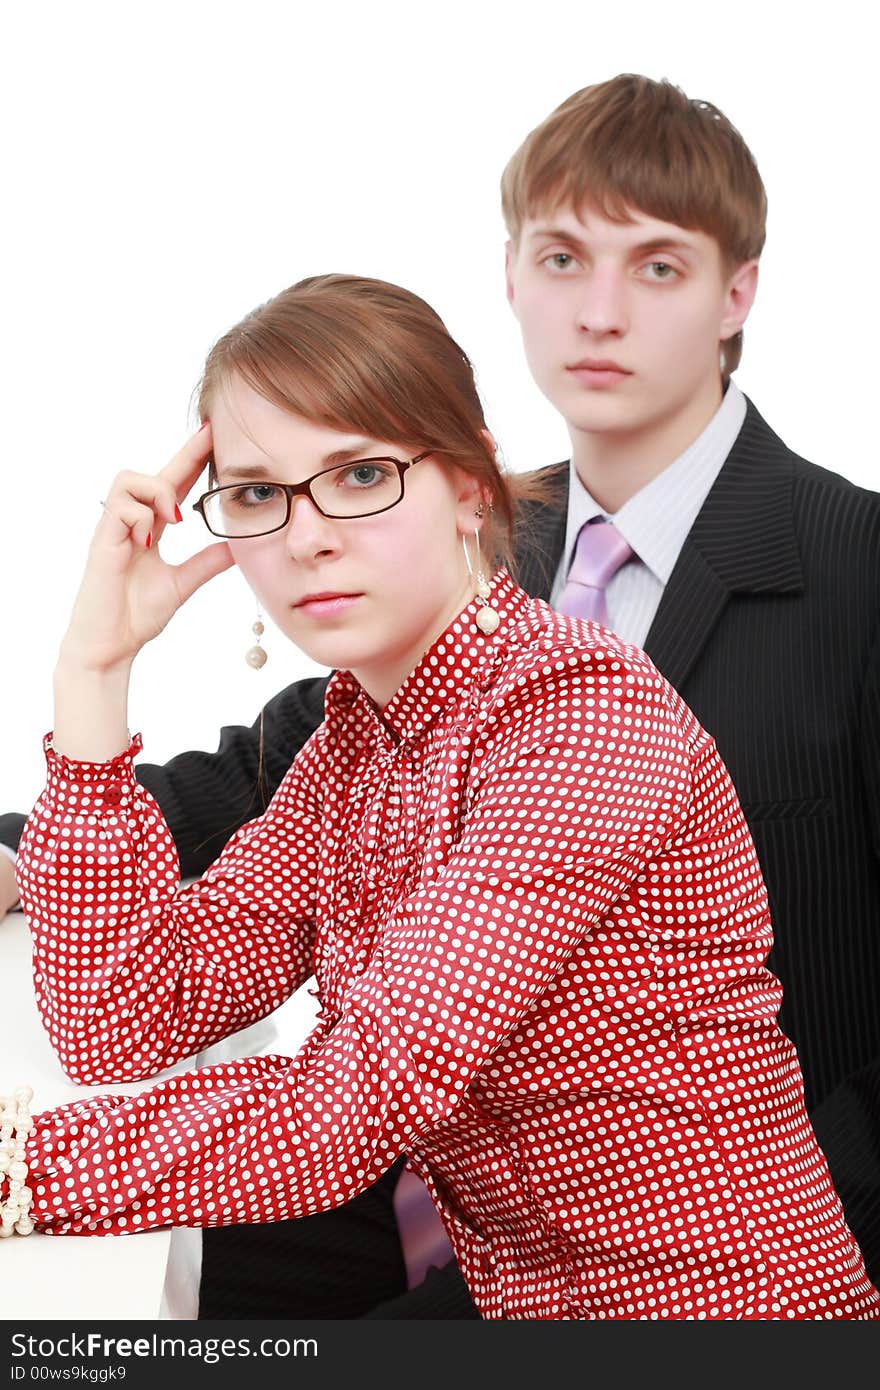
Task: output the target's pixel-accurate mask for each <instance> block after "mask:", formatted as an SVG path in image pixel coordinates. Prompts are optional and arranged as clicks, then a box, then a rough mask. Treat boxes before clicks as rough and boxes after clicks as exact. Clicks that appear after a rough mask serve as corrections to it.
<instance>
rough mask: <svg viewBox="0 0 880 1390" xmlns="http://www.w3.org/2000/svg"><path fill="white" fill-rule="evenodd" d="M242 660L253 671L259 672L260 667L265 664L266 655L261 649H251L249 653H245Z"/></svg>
mask: <svg viewBox="0 0 880 1390" xmlns="http://www.w3.org/2000/svg"><path fill="white" fill-rule="evenodd" d="M244 659H245V661H246V662H247V664H248V666H252V667H253V669H254V670H255V671H259V669H260V667H261V666H265V664H266V653H265V652H264V651H263V648H262V647H251V649H250V651H248V652H246V653H245V658H244Z"/></svg>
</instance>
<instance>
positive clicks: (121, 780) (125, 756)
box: [43, 733, 144, 809]
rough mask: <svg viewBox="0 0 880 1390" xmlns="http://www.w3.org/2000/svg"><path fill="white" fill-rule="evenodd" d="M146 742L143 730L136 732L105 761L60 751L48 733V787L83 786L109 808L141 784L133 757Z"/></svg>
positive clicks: (117, 803) (46, 752) (45, 740)
mask: <svg viewBox="0 0 880 1390" xmlns="http://www.w3.org/2000/svg"><path fill="white" fill-rule="evenodd" d="M143 746H144V741H143V739H142V738H141V736H140V734H135V735H134V736H133V738H132V740H131V743H130V744H129V745H128V747H127V748H126V749H125V750H124V751H123V752H122V753H117V754H116V756H115V757H114V758H108V759H107V761H106V762H103V763H90V762H84V761H81V760H80V759H78V758H68V757H67V756H66V755H65V754H64V753H57V752H56V751H55V749H54V748H53V746H52V734H51V733H48V734H46V735H45V737H44V739H43V751H44V753H45V754H46V767H47V771H48V781H47V791H51V790H53V789H56V788H61V787H68V788H69V787H71V786H73V787H80V788H82V789H83V791H84V792H86V793H87V794H88V795H89V796H94V797H98V798H99V799H100V803H101V804H102V806H103V807H105V808H107V809H109V808H110V807H111V806H114V805H115V806H118V805H119V804H120V803H121V802H122V801H123V799H124V797H125V796H126V794H127V793H128V792H129V791H130V790H132V789H134V788H137V787H138V786H139V783H138V781H137V779H136V777H135V775H134V763H133V760H134V758H135V756H136V754H138V753H140V751H141V749H142V748H143Z"/></svg>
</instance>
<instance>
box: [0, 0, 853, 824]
mask: <svg viewBox="0 0 880 1390" xmlns="http://www.w3.org/2000/svg"><path fill="white" fill-rule="evenodd" d="M871 9H872V7H871V6H869V5H868V4H865V3H859V2H858V0H844V3H838V4H835V5H834V6H832V7H830V8H829V7H827V6H825V5H823V6H821V7H819V6H815V7H814V6H812V5H810V4H794V3H788V2H787V0H783V3H769V2H767V0H765V3H754V0H746V2H745V3H739V4H737V3H735V2H734V3H731V4H728V5H709V4H707V3H705V0H701V3H685V2H684V0H679V3H676V2H675V0H672V3H665V4H648V3H644V2H643V0H628V3H626V4H622V5H614V6H608V5H595V4H594V5H590V4H589V3H586V0H581V2H580V3H578V4H574V5H544V4H537V3H529V4H525V5H521V6H520V5H517V4H516V3H515V0H507V3H503V4H501V3H495V2H494V0H490V2H489V3H483V2H482V0H470V3H461V0H446V3H445V4H441V3H432V4H430V5H423V4H420V3H418V2H417V0H412V3H409V4H397V3H390V2H389V3H382V2H381V0H377V2H376V3H367V4H360V5H354V4H339V3H337V4H331V3H317V2H316V3H315V4H313V5H309V6H306V5H301V4H282V3H266V2H265V0H264V2H263V3H260V2H259V0H251V2H250V3H248V4H244V3H242V0H236V3H210V4H209V3H198V0H194V2H192V3H187V0H176V3H174V4H169V3H164V2H163V0H152V3H150V4H149V5H147V4H142V5H134V4H120V3H114V4H97V3H88V0H79V3H76V4H73V5H68V4H60V3H55V4H39V3H29V4H27V5H19V6H17V7H16V12H15V13H9V14H8V15H7V17H6V19H5V21H4V30H5V32H4V38H3V46H4V50H5V54H4V62H3V69H4V70H3V73H2V79H0V81H2V97H0V100H2V112H0V114H2V128H3V131H4V140H3V144H4V150H5V154H4V176H3V189H2V196H3V204H4V208H5V212H4V216H3V223H2V225H3V236H4V249H3V253H2V309H3V318H2V332H0V341H2V352H3V362H2V382H3V388H4V390H3V410H2V435H0V438H2V451H3V456H2V480H3V482H2V494H0V495H2V508H0V565H2V573H0V582H2V592H3V596H4V600H5V601H4V603H3V605H2V611H0V623H2V639H0V640H2V650H3V654H4V657H5V678H4V680H3V682H2V687H0V688H2V692H3V696H2V698H3V713H4V716H5V718H4V724H3V727H4V740H3V769H4V772H3V783H2V787H0V809H7V808H8V809H12V808H13V807H17V808H20V809H28V808H29V806H30V804H31V803H32V801H33V799H34V797H35V795H36V794H37V792H38V790H39V787H40V785H41V783H42V754H41V752H40V748H39V738H40V735H41V733H42V732H43V731H44V730H45V729H47V728H48V727H49V726H50V723H51V671H52V667H53V664H54V659H55V652H56V648H57V644H58V640H59V638H60V635H61V633H62V631H63V628H64V625H65V623H66V619H67V615H68V612H69V609H70V604H71V601H72V597H73V593H74V591H75V588H76V584H77V582H78V576H79V572H80V569H81V565H82V561H83V557H84V554H85V550H86V547H87V545H88V541H89V537H90V534H91V530H92V528H93V526H94V524H95V522H96V520H97V516H98V510H99V500H100V498H102V497H103V496H104V495H105V493H106V489H107V486H108V484H109V481H110V479H111V478H112V476H113V474H114V473H115V472H116V471H117V470H118V469H119V468H122V467H126V468H135V469H139V470H140V469H143V470H150V471H152V470H155V469H157V468H159V467H161V465H162V464H163V463H164V462H165V461H166V460H167V458H168V457H169V456H170V455H171V454H172V453H173V452H174V451H175V450H176V449H177V448H178V447H179V445H180V444H181V443H182V441H183V439H184V437H185V436H186V434H187V432H188V429H189V424H190V421H191V416H190V414H189V405H190V396H191V393H192V390H193V388H194V386H195V384H196V382H197V379H198V376H199V371H200V367H201V363H202V361H203V358H204V355H205V353H206V351H207V349H208V348H209V347H210V345H211V343H212V341H213V340H214V339H215V338H216V337H217V336H218V335H219V334H220V333H221V332H222V331H224V330H225V329H226V328H227V327H229V326H230V325H231V324H232V323H233V322H235V321H236V320H237V319H238V318H240V317H241V315H242V314H243V313H245V312H246V311H247V310H249V309H251V308H252V307H253V306H254V305H255V304H257V303H259V302H261V301H263V300H264V299H266V298H268V297H270V296H271V295H273V294H274V293H276V292H277V291H278V290H280V289H282V288H283V287H284V286H286V285H288V284H290V283H292V282H293V281H295V280H297V279H299V278H301V277H303V276H305V275H310V274H316V273H322V272H327V271H345V272H353V273H357V274H366V275H376V276H381V277H384V278H387V279H391V280H396V281H399V282H400V283H401V284H403V285H406V286H407V287H408V288H411V289H413V290H416V291H417V292H418V293H420V294H422V295H423V296H424V297H425V298H426V299H427V300H428V301H429V302H430V303H432V304H433V305H434V307H435V308H436V309H437V310H438V311H439V312H440V313H441V315H442V316H443V317H444V319H445V320H446V322H447V324H448V326H449V328H450V330H451V331H452V333H453V334H454V335H455V336H456V337H457V338H458V340H459V341H460V342H461V343H462V345H463V346H464V348H465V349H466V351H467V352H468V353H469V354H470V356H471V357H472V358H473V360H474V361H475V363H476V365H477V369H478V381H479V385H480V388H481V392H482V394H483V398H484V402H485V405H486V409H487V416H488V420H489V424H490V426H491V427H492V429H493V430H494V431H495V433H496V435H497V436H498V438H499V440H500V442H501V444H502V447H503V450H504V453H505V455H506V457H507V460H508V463H509V464H510V466H511V467H513V468H515V469H521V468H526V467H530V466H533V465H535V464H538V463H542V462H548V461H550V460H553V459H557V458H562V457H565V456H566V454H567V438H566V435H565V432H564V430H563V428H562V426H561V424H560V422H559V421H558V419H557V418H556V417H555V416H554V413H553V412H552V410H551V408H550V406H549V405H548V404H547V403H546V402H545V401H544V399H543V397H541V396H540V395H539V394H538V391H537V389H536V388H535V387H534V386H533V384H532V382H531V380H530V378H529V376H528V373H527V370H526V367H525V365H524V362H523V360H522V355H521V350H520V345H519V338H518V333H517V330H516V325H515V323H514V320H513V318H512V316H511V315H510V312H509V310H508V307H507V305H506V302H505V299H504V292H503V277H502V263H503V251H502V248H503V242H504V230H503V226H502V222H501V217H500V211H499V200H498V179H499V175H500V173H501V169H502V167H503V165H504V163H505V162H506V160H507V158H508V157H509V155H510V154H511V153H512V152H513V150H514V148H515V147H516V146H517V145H518V144H519V142H520V141H521V140H522V139H523V137H524V136H525V135H526V134H527V132H528V131H529V130H530V129H531V128H532V127H533V126H534V125H536V124H537V123H538V122H539V121H540V120H541V119H542V118H543V117H544V116H545V115H546V114H548V112H549V111H550V110H551V108H552V107H554V106H556V105H557V104H558V103H559V102H560V101H561V100H563V98H565V97H566V96H568V95H569V94H570V93H571V92H572V91H574V90H576V89H577V88H579V87H582V86H585V85H587V84H589V83H592V82H597V81H602V80H604V79H605V78H608V77H611V76H613V75H614V74H615V73H617V72H621V71H636V72H644V73H646V74H648V75H649V76H652V77H655V78H659V77H668V78H670V79H672V80H673V81H675V82H677V83H678V84H679V85H681V86H682V87H683V88H684V89H685V91H686V92H687V93H688V94H689V95H690V96H693V97H702V98H706V99H709V100H712V101H714V102H715V103H716V104H717V105H718V106H720V107H721V108H722V110H724V111H725V113H726V114H727V115H728V116H729V117H730V118H731V119H732V121H733V122H734V124H735V125H737V126H738V127H739V129H740V130H741V131H742V133H743V135H744V136H745V138H746V140H747V141H748V143H749V144H750V146H751V148H752V149H753V151H754V153H755V155H756V158H757V160H758V164H759V167H760V169H761V172H762V175H763V177H764V179H765V182H766V184H767V186H768V190H769V195H770V219H769V238H768V245H767V250H766V252H765V255H764V259H763V267H762V286H761V290H760V293H759V298H758V303H757V306H756V308H755V310H754V312H753V315H752V318H751V320H750V322H749V326H748V330H747V334H746V349H745V357H744V362H743V366H742V367H741V369H740V371H739V373H738V376H737V380H738V381H739V383H740V385H741V386H742V387H743V389H744V390H746V391H747V392H748V393H749V394H751V396H752V397H753V399H754V400H755V402H756V404H757V405H758V407H759V409H761V411H762V413H763V414H764V415H765V416H766V417H767V418H769V420H770V422H771V423H772V424H773V426H774V428H775V429H776V430H777V431H778V432H779V433H781V434H782V435H783V437H784V438H785V439H786V440H787V442H788V443H789V444H791V445H792V446H793V447H794V448H796V449H798V450H799V451H801V452H803V453H806V454H807V455H808V456H809V457H811V458H812V459H814V460H815V461H816V462H818V463H822V464H824V465H826V466H828V467H831V468H834V469H836V470H838V471H839V472H841V473H844V474H846V475H847V476H849V477H851V478H852V479H854V480H855V481H857V482H859V483H861V484H863V485H865V486H868V487H874V486H875V485H876V477H877V470H876V462H877V450H876V443H875V429H874V419H873V416H874V414H875V409H876V408H875V405H874V400H875V394H876V387H875V371H876V368H875V361H876V355H877V338H878V332H877V325H878V279H880V259H878V253H877V247H876V242H875V232H876V226H877V217H876V214H877V197H876V192H875V188H876V182H877V136H878V119H877V104H876V97H877V76H876V72H875V69H874V59H875V56H876V54H875V49H874V40H873V38H872V37H871V34H870V31H869V29H868V24H869V16H870V13H871ZM185 514H187V509H186V508H185ZM199 528H200V523H199V522H198V521H197V520H196V518H195V517H193V516H192V513H188V520H187V523H186V525H185V526H182V527H180V528H178V529H177V531H176V532H175V534H174V537H173V541H172V540H171V537H169V538H168V544H169V553H170V554H171V555H172V556H180V555H182V554H183V553H187V552H188V551H189V550H191V549H193V548H195V547H196V546H197V545H200V544H201V543H202V540H203V538H202V536H201V534H200V530H199ZM163 544H164V543H163ZM253 617H254V612H253V603H252V600H251V597H250V595H249V593H248V591H247V589H246V588H245V586H244V583H243V581H242V580H241V578H240V576H239V575H238V574H237V572H235V571H232V572H230V573H229V574H226V575H224V576H222V577H221V578H219V579H218V580H216V581H214V583H213V584H212V585H210V586H209V587H208V588H207V589H205V590H203V591H202V592H201V593H200V594H199V595H197V596H196V597H195V598H194V599H193V600H192V602H191V603H190V604H189V605H188V606H187V608H186V609H185V610H184V611H183V612H181V613H180V614H178V615H177V617H176V618H175V619H174V621H173V622H172V624H171V626H170V627H169V629H168V630H167V631H166V633H165V634H164V635H163V636H162V638H161V639H159V641H158V642H157V643H155V644H154V645H153V647H152V648H149V649H148V650H147V651H146V652H145V653H144V654H143V655H142V657H141V659H140V661H139V664H138V667H137V668H136V671H135V679H134V685H133V702H132V717H131V722H132V728H140V729H142V730H143V732H144V735H145V743H146V748H145V756H149V757H150V758H151V759H156V760H162V759H164V758H166V757H168V756H170V755H171V754H172V753H174V752H175V751H177V750H179V749H181V748H184V747H189V746H201V747H209V748H212V747H214V746H215V743H216V735H217V730H218V728H219V725H220V724H221V723H223V722H239V721H247V722H250V721H251V720H252V719H253V718H254V717H255V716H256V714H257V711H258V709H259V707H260V705H261V704H262V703H263V701H264V700H265V699H267V698H268V697H269V696H270V695H271V694H273V693H274V691H275V690H277V689H279V688H280V687H281V686H283V685H284V684H286V683H287V682H288V681H290V680H291V679H294V678H295V677H296V676H298V675H301V674H305V673H306V672H308V671H309V670H310V669H315V668H311V667H310V666H309V664H308V662H306V661H305V659H304V658H302V657H301V656H300V655H299V654H298V653H297V652H296V650H295V649H293V648H292V647H291V646H290V645H289V644H288V643H286V642H284V640H283V639H282V638H281V637H280V635H279V634H278V633H277V632H275V631H274V630H273V629H272V627H271V624H268V623H267V629H268V630H267V633H266V637H265V645H266V647H267V648H268V649H269V652H270V660H269V662H268V663H267V665H266V666H265V667H264V669H263V671H262V672H261V673H259V674H256V673H254V672H253V671H251V670H250V669H249V668H247V667H246V666H245V664H244V661H243V654H244V651H245V650H246V648H247V647H248V646H249V645H250V643H251V641H252V638H251V633H250V624H251V622H252V621H253Z"/></svg>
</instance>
